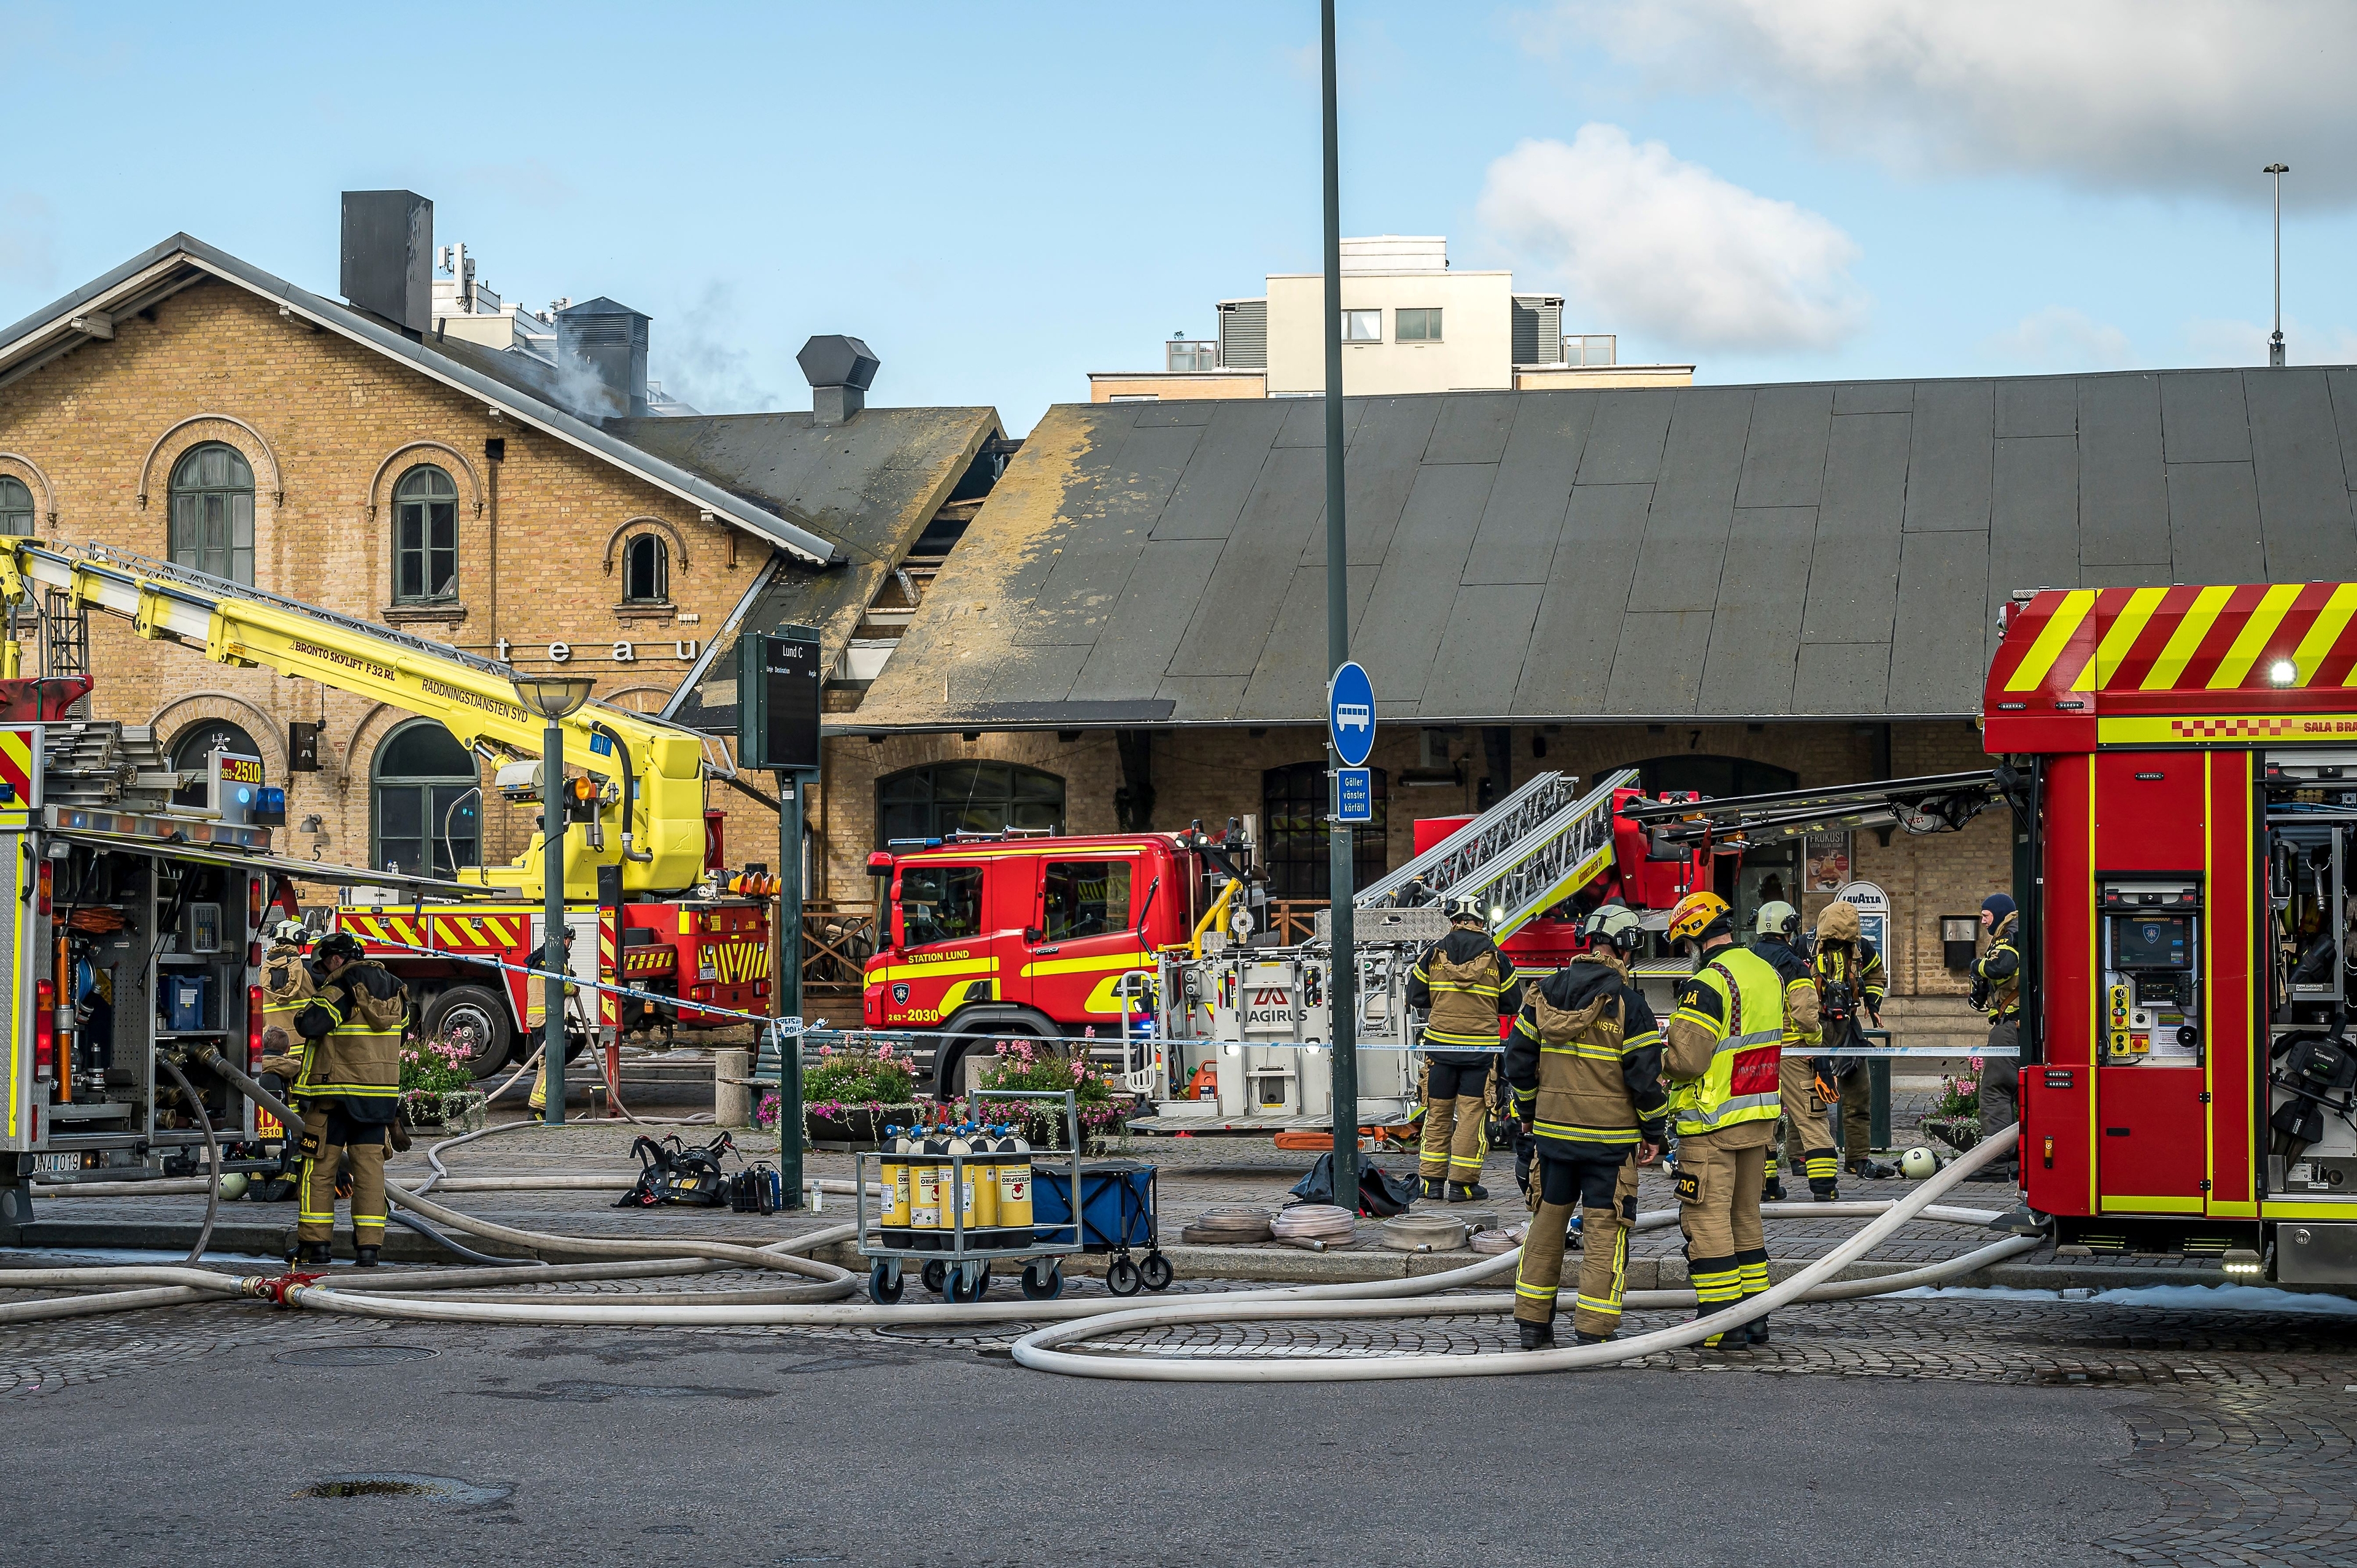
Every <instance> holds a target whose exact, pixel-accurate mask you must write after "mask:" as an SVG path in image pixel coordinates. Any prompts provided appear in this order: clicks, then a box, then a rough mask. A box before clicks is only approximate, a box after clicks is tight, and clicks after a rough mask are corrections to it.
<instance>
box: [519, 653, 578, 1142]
mask: <svg viewBox="0 0 2357 1568" xmlns="http://www.w3.org/2000/svg"><path fill="white" fill-rule="evenodd" d="M592 684H594V682H592V681H591V680H590V678H589V677H588V676H587V675H518V676H516V677H515V689H516V696H517V698H518V699H519V700H520V701H521V702H522V703H523V705H524V706H525V707H526V708H528V709H530V710H531V711H532V712H533V713H535V714H539V715H540V716H541V718H542V719H543V720H544V722H545V723H546V725H547V728H545V729H544V730H543V731H542V732H541V737H540V837H541V844H542V847H543V850H544V853H545V858H544V860H543V861H542V863H541V866H542V870H541V881H542V884H543V886H542V888H541V915H542V918H543V920H544V925H545V929H544V932H543V935H544V939H545V940H544V942H543V944H542V947H541V958H540V966H541V968H542V969H543V970H544V971H546V972H547V976H548V978H547V979H545V980H544V981H543V982H542V986H543V990H542V993H541V994H542V997H543V1001H542V1004H541V1006H542V1016H541V1035H540V1038H541V1047H540V1049H541V1057H540V1070H541V1078H542V1082H543V1084H544V1090H543V1094H542V1107H541V1113H540V1114H541V1120H542V1121H543V1122H546V1123H547V1124H548V1125H549V1126H552V1127H557V1126H562V1125H564V1122H565V982H564V981H563V980H562V979H560V978H558V977H559V976H560V975H562V974H563V973H564V972H565V727H564V720H565V716H566V715H567V714H572V713H574V712H576V711H577V710H578V709H579V708H580V706H581V704H582V703H586V702H587V701H588V700H589V688H590V686H591V685H592Z"/></svg>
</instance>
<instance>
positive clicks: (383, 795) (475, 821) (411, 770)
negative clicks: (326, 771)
mask: <svg viewBox="0 0 2357 1568" xmlns="http://www.w3.org/2000/svg"><path fill="white" fill-rule="evenodd" d="M478 777H479V775H478V774H477V771H476V768H475V757H474V754H473V753H472V752H470V751H468V749H467V748H466V747H465V746H460V745H459V744H458V742H457V737H456V736H452V735H451V733H450V732H449V731H448V730H447V729H444V728H443V727H442V726H441V725H438V724H436V723H435V722H434V721H433V720H432V719H412V720H411V721H410V722H409V723H407V724H405V725H402V726H401V727H400V728H398V729H396V730H394V731H393V733H392V734H391V735H389V736H385V737H384V744H383V745H382V746H378V747H377V748H376V766H375V769H374V778H373V779H372V780H371V784H372V786H373V788H372V789H371V797H372V804H373V806H374V810H373V811H372V812H371V840H372V846H371V861H370V864H371V865H375V866H378V867H379V868H381V869H384V870H392V869H394V868H396V867H397V868H399V869H400V870H403V871H409V872H422V871H425V869H426V868H427V867H429V866H430V867H431V868H432V874H433V875H436V876H448V875H453V874H454V873H456V872H457V869H458V868H459V867H460V866H462V865H480V864H481V854H482V844H481V839H482V832H481V828H480V826H479V823H480V822H481V819H482V794H481V792H480V791H479V789H477V788H476V783H477V779H478Z"/></svg>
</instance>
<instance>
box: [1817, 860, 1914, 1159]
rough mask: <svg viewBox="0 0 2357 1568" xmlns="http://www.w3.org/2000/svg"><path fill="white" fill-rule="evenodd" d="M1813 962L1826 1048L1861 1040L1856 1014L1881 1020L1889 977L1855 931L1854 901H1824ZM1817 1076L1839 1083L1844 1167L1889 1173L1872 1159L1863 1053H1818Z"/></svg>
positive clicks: (1870, 1098)
mask: <svg viewBox="0 0 2357 1568" xmlns="http://www.w3.org/2000/svg"><path fill="white" fill-rule="evenodd" d="M1812 967H1813V971H1814V972H1815V974H1816V977H1817V1006H1818V1011H1819V1013H1820V1014H1821V1015H1822V1016H1821V1019H1820V1022H1821V1024H1822V1025H1823V1034H1824V1047H1825V1049H1826V1050H1828V1051H1834V1050H1839V1049H1840V1048H1841V1047H1845V1046H1852V1047H1862V1046H1864V1045H1865V1044H1866V1043H1867V1042H1866V1040H1865V1038H1864V1037H1863V1036H1860V1035H1859V1034H1858V1029H1859V1027H1860V1020H1859V1015H1860V1014H1864V1015H1866V1016H1867V1017H1870V1018H1872V1019H1873V1020H1874V1026H1875V1027H1876V1028H1880V1027H1881V1026H1882V997H1883V993H1885V992H1886V991H1888V990H1889V988H1890V983H1889V981H1888V980H1887V979H1885V978H1884V976H1883V972H1882V955H1881V954H1880V953H1878V952H1877V951H1875V950H1874V944H1873V943H1872V942H1870V941H1868V940H1866V938H1865V937H1864V936H1863V935H1861V934H1860V932H1859V929H1858V923H1857V906H1856V905H1854V904H1840V903H1835V904H1828V905H1827V906H1825V908H1824V912H1823V913H1822V914H1820V915H1818V917H1817V947H1816V956H1815V957H1814V959H1813V960H1812ZM1819 1076H1820V1077H1821V1078H1825V1079H1830V1080H1831V1081H1832V1082H1834V1083H1835V1084H1837V1085H1838V1086H1839V1088H1840V1101H1841V1128H1842V1168H1843V1169H1845V1170H1846V1171H1848V1172H1849V1174H1850V1175H1852V1176H1864V1177H1866V1178H1867V1180H1869V1181H1879V1180H1882V1179H1883V1178H1884V1177H1886V1176H1891V1175H1893V1174H1894V1173H1893V1172H1892V1171H1891V1169H1890V1167H1889V1166H1888V1165H1877V1164H1875V1163H1874V1089H1873V1085H1872V1082H1871V1080H1870V1079H1868V1077H1867V1070H1866V1061H1865V1058H1861V1057H1838V1056H1837V1057H1829V1058H1821V1066H1820V1068H1819Z"/></svg>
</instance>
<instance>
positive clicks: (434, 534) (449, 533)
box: [393, 463, 458, 605]
mask: <svg viewBox="0 0 2357 1568" xmlns="http://www.w3.org/2000/svg"><path fill="white" fill-rule="evenodd" d="M457 596H458V487H457V485H456V484H454V483H452V482H451V479H450V476H449V475H448V474H447V473H445V472H443V470H441V469H440V468H437V467H435V466H434V465H433V464H431V463H420V464H419V465H417V467H414V468H412V469H410V470H409V472H407V473H405V474H404V475H402V476H401V482H400V483H399V484H397V485H395V486H393V603H394V604H397V605H425V604H436V603H440V602H443V601H446V600H449V599H455V598H457Z"/></svg>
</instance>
